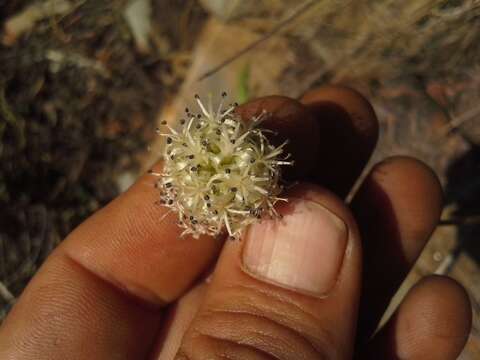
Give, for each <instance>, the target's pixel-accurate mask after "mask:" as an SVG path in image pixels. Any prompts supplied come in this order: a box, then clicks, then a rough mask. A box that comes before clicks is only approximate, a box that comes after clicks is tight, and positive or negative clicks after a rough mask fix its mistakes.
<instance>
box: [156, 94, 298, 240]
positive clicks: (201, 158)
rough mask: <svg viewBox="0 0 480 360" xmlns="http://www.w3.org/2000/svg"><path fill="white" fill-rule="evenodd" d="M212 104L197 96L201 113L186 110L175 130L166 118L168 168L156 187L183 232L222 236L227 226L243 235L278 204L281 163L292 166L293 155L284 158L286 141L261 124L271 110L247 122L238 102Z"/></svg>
mask: <svg viewBox="0 0 480 360" xmlns="http://www.w3.org/2000/svg"><path fill="white" fill-rule="evenodd" d="M225 97H226V94H225V93H223V94H222V101H221V103H220V105H219V106H218V109H217V110H216V111H214V110H213V109H212V101H211V98H210V101H209V103H208V108H206V107H205V106H204V104H203V103H202V102H201V101H200V98H199V96H198V95H195V98H196V100H197V103H198V106H199V108H200V110H201V113H199V114H193V113H191V112H190V111H189V109H186V119H182V120H181V121H180V124H181V129H178V130H175V129H173V128H172V127H170V126H169V125H167V124H166V123H164V125H165V127H166V128H168V130H169V133H160V135H162V136H165V137H166V147H165V154H164V159H165V160H164V165H163V172H162V173H161V174H155V175H157V176H159V179H158V183H157V186H158V188H159V189H160V202H161V203H162V204H163V205H164V206H166V207H168V208H170V209H171V211H174V212H175V213H177V214H178V224H179V226H181V227H182V228H184V231H183V233H182V235H186V234H192V235H193V236H194V237H198V236H199V235H201V234H208V235H213V236H217V235H219V234H221V233H222V231H223V230H224V229H226V230H227V232H228V234H229V235H230V237H232V238H235V239H238V238H240V236H241V234H242V230H243V229H245V227H246V226H247V225H249V224H252V223H254V222H257V221H259V219H261V218H262V217H263V216H264V215H265V214H266V215H268V216H270V217H276V216H278V214H277V212H276V211H275V209H274V205H275V203H276V202H277V201H279V200H283V201H286V199H283V198H280V197H278V195H279V194H280V192H281V191H282V187H281V186H280V184H279V180H280V166H281V165H292V164H293V162H292V161H287V158H288V157H289V156H288V155H287V156H286V157H284V158H280V155H281V154H282V153H283V148H284V146H285V145H286V144H287V142H285V143H283V144H282V145H280V146H278V147H275V146H273V145H271V144H270V143H269V141H268V139H267V138H266V137H265V134H264V133H265V131H266V130H262V129H260V128H259V127H258V125H259V124H260V123H261V122H262V120H263V119H264V118H265V116H266V115H267V114H266V112H265V111H264V112H262V114H261V115H259V116H257V117H254V118H252V119H250V120H249V121H248V122H245V121H242V120H241V119H240V118H239V116H238V115H236V114H235V108H236V106H237V104H234V105H230V106H228V107H225V108H224V98H225Z"/></svg>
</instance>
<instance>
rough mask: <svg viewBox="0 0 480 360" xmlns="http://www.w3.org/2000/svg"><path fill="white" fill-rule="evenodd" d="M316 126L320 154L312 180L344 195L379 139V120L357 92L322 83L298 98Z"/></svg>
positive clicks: (358, 174)
mask: <svg viewBox="0 0 480 360" xmlns="http://www.w3.org/2000/svg"><path fill="white" fill-rule="evenodd" d="M301 102H302V103H303V104H305V105H306V106H307V108H308V109H309V110H310V112H311V113H312V114H313V115H314V118H315V120H316V121H317V124H318V126H319V131H320V132H319V136H318V138H317V141H318V146H319V149H318V151H319V153H320V154H321V156H320V157H319V158H318V160H317V162H316V171H315V172H314V174H313V178H312V181H314V182H315V183H318V184H320V185H322V186H325V187H326V188H328V189H330V190H332V191H334V192H335V193H336V194H338V195H339V196H341V197H345V196H346V195H347V194H348V192H349V191H350V189H351V187H352V186H353V184H354V183H355V181H356V180H357V178H358V177H359V176H360V174H361V172H362V170H363V168H364V167H365V164H366V163H367V161H368V159H369V158H370V156H371V154H372V152H373V150H374V148H375V145H376V143H377V139H378V121H377V117H376V116H375V112H374V110H373V108H372V106H371V105H370V103H369V102H368V101H367V100H366V99H365V98H364V97H363V96H362V95H360V94H359V93H358V92H357V91H355V90H352V89H349V88H346V87H341V86H324V87H321V88H319V89H316V90H312V91H309V92H307V93H306V94H305V95H304V96H303V97H302V99H301Z"/></svg>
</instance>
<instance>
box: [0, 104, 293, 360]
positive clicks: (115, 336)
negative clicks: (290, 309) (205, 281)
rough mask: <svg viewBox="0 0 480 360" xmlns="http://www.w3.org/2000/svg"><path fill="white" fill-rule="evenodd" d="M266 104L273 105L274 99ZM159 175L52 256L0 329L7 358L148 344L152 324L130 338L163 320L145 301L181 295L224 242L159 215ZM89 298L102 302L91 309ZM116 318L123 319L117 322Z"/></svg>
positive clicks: (98, 353) (122, 350) (92, 354)
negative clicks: (196, 235)
mask: <svg viewBox="0 0 480 360" xmlns="http://www.w3.org/2000/svg"><path fill="white" fill-rule="evenodd" d="M270 104H271V103H270ZM273 105H275V104H273ZM264 106H265V108H266V110H267V111H268V110H269V106H271V105H269V102H268V101H267V102H265V104H264ZM275 106H276V105H275ZM277 118H278V119H279V120H281V118H282V117H281V116H280V115H279V116H277ZM294 155H295V154H294ZM157 171H159V170H158V169H157ZM154 182H155V179H154V178H153V177H152V176H148V175H146V176H144V177H142V178H141V179H140V180H139V181H138V182H137V183H136V184H135V185H133V186H132V187H131V189H129V190H128V191H127V192H126V193H124V194H122V195H121V196H120V197H118V198H117V199H116V200H114V201H113V202H111V203H110V204H109V205H108V206H106V207H105V208H103V209H102V210H100V211H99V212H97V213H96V214H95V215H94V216H92V217H91V218H90V219H88V220H87V221H86V222H85V223H83V224H82V225H80V226H79V227H78V228H77V229H76V230H75V231H74V232H73V233H72V234H71V235H70V236H69V237H68V238H67V239H66V240H65V241H64V242H63V243H62V245H61V246H60V247H59V248H58V249H57V250H56V251H55V253H54V254H53V255H52V256H51V257H50V258H49V259H48V261H47V262H46V263H45V264H44V266H43V267H42V269H41V270H40V271H39V273H38V275H37V276H36V277H35V278H34V279H33V280H32V282H31V284H30V285H29V286H28V287H27V288H26V289H25V291H24V294H23V296H22V297H21V298H20V300H19V302H18V303H17V305H16V306H15V308H14V310H13V311H12V313H11V314H10V316H9V317H8V318H7V320H6V321H5V323H4V326H3V327H2V329H1V330H0V335H1V336H0V348H2V351H4V353H3V354H4V355H5V356H4V358H9V357H10V356H11V357H13V358H16V359H20V358H22V357H21V356H27V355H25V354H28V356H30V357H31V358H36V359H42V358H49V359H55V358H56V356H59V358H62V356H64V355H65V354H70V353H75V354H77V356H78V357H79V358H91V359H95V358H103V357H105V356H107V355H106V354H110V353H111V352H112V351H115V352H116V353H119V354H125V356H127V357H128V356H130V354H136V355H138V356H140V355H139V354H143V353H144V352H145V351H146V350H145V347H144V345H145V344H146V343H149V342H151V341H152V336H153V331H152V332H151V333H150V332H149V333H148V335H149V336H147V335H146V334H145V336H144V337H143V338H142V339H143V340H144V341H145V342H132V341H131V337H130V336H131V335H132V334H138V333H140V334H143V332H144V331H146V330H148V329H153V328H156V327H157V326H158V316H153V313H155V312H153V313H152V311H151V310H148V309H147V310H146V309H145V307H146V306H147V307H148V305H149V304H154V305H157V306H162V305H165V304H168V303H170V302H172V301H174V300H175V299H176V298H178V297H179V296H180V295H181V294H182V293H183V292H185V291H186V290H187V289H188V288H189V287H190V286H191V284H192V283H193V282H194V281H195V279H197V277H198V276H199V275H200V274H201V273H202V271H204V269H205V268H206V267H207V266H208V264H209V263H210V262H211V261H212V260H213V259H214V258H215V256H216V254H217V253H218V250H219V249H220V247H221V242H219V241H218V240H215V239H212V238H208V237H202V238H201V239H192V238H188V237H187V238H184V239H179V234H180V230H179V229H178V227H177V226H176V224H175V216H174V215H173V214H170V215H169V216H168V217H166V218H165V219H164V220H163V221H162V218H163V217H164V215H165V211H166V210H165V209H164V208H163V207H159V206H157V205H155V200H156V199H157V198H158V193H157V191H156V190H155V189H154ZM62 275H63V276H62ZM86 296H88V297H89V300H90V301H89V302H86V300H85V297H86ZM129 297H130V298H133V299H135V300H131V299H129ZM55 304H57V305H55ZM85 304H89V305H90V306H92V307H93V306H94V304H98V307H96V308H95V309H92V310H91V311H89V312H86V311H85V308H84V306H85ZM55 311H56V313H55ZM52 313H55V317H56V321H55V322H52V321H51V320H50V318H49V316H51V315H52ZM124 313H128V314H129V316H124V317H122V314H124ZM155 314H156V313H155ZM118 319H123V320H124V322H123V323H122V325H123V326H118V325H116V322H117V321H118ZM92 329H97V330H98V331H93V330H92ZM13 334H15V336H13ZM32 334H42V336H31V335H32ZM106 337H108V338H109V339H110V341H105V338H106ZM45 338H55V339H56V340H55V342H44V339H45ZM85 343H88V344H90V347H88V348H87V347H85V346H84V344H85ZM112 343H115V344H116V346H115V347H112ZM92 349H95V351H93V350H92ZM27 358H28V357H27ZM64 358H65V357H64Z"/></svg>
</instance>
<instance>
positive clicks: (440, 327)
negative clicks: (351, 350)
mask: <svg viewBox="0 0 480 360" xmlns="http://www.w3.org/2000/svg"><path fill="white" fill-rule="evenodd" d="M471 321H472V312H471V305H470V301H469V298H468V295H467V293H466V292H465V289H464V288H463V287H462V286H461V285H460V284H458V283H457V282H456V281H454V280H452V279H450V278H447V277H443V276H429V277H427V278H425V279H423V280H422V281H420V282H419V283H418V284H417V285H416V286H415V287H414V288H412V289H411V290H410V292H409V293H408V295H407V297H406V298H405V299H404V301H403V302H402V304H401V305H400V307H399V309H398V310H397V311H396V313H395V315H394V317H393V318H392V319H390V320H389V322H388V323H387V324H386V325H385V327H384V328H383V329H382V330H381V331H380V332H379V333H378V334H377V335H376V336H375V338H374V339H373V340H372V341H371V343H370V344H368V345H367V348H366V349H365V350H364V352H363V356H362V357H361V358H362V359H375V360H377V359H379V360H381V359H388V360H395V359H405V360H410V359H422V360H429V359H432V360H454V359H457V357H458V355H459V354H460V352H461V351H462V349H463V347H464V346H465V343H466V341H467V338H468V335H469V333H470V327H471Z"/></svg>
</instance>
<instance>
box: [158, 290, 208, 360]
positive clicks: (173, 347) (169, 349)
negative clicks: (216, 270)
mask: <svg viewBox="0 0 480 360" xmlns="http://www.w3.org/2000/svg"><path fill="white" fill-rule="evenodd" d="M207 286H208V285H207V283H206V282H201V283H199V284H197V285H196V286H195V287H193V288H192V289H190V290H189V291H188V292H187V293H186V294H185V295H184V296H182V297H181V298H180V299H179V300H178V301H177V303H176V304H175V305H174V306H173V307H172V308H171V309H169V312H168V318H167V321H166V322H165V324H164V326H163V328H162V331H161V334H160V336H159V338H158V339H157V344H156V350H155V352H154V355H153V356H152V359H158V360H171V359H173V358H174V357H175V354H176V353H177V351H178V349H179V347H180V343H181V341H182V338H183V335H184V334H185V332H186V331H187V329H188V327H189V326H190V323H191V322H192V320H193V319H194V317H195V315H196V314H197V311H198V309H199V307H200V303H201V302H202V300H203V297H204V296H205V292H206V290H207Z"/></svg>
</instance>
